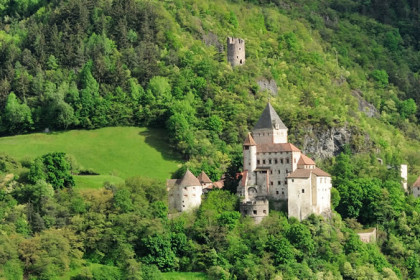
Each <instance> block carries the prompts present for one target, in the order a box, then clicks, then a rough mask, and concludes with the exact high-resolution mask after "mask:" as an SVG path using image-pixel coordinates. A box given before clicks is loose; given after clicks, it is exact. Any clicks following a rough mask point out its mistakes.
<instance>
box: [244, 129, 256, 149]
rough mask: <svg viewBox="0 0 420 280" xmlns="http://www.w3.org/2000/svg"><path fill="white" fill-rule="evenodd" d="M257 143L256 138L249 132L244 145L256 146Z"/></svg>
mask: <svg viewBox="0 0 420 280" xmlns="http://www.w3.org/2000/svg"><path fill="white" fill-rule="evenodd" d="M256 145H257V143H255V141H254V138H252V135H251V133H249V132H248V135H247V136H246V138H245V141H244V146H256Z"/></svg>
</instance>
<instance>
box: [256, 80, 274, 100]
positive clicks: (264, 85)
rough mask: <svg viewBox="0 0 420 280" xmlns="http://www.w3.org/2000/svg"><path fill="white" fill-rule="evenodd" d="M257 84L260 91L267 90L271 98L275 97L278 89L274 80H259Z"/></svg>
mask: <svg viewBox="0 0 420 280" xmlns="http://www.w3.org/2000/svg"><path fill="white" fill-rule="evenodd" d="M257 84H258V86H259V87H260V90H261V91H264V90H268V91H269V92H270V93H271V94H272V95H273V96H277V94H278V89H277V83H276V81H275V80H273V79H271V80H267V79H266V78H261V79H259V80H258V81H257Z"/></svg>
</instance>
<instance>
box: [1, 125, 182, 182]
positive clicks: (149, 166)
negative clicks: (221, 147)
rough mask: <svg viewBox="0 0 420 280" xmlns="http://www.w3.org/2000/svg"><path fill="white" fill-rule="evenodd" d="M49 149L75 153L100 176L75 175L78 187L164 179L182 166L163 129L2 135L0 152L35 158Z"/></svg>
mask: <svg viewBox="0 0 420 280" xmlns="http://www.w3.org/2000/svg"><path fill="white" fill-rule="evenodd" d="M49 152H65V153H67V154H69V155H71V156H73V157H74V158H75V159H76V161H77V163H78V164H79V165H80V166H81V169H90V170H93V171H95V172H97V173H99V174H100V175H99V176H92V175H89V176H76V177H75V180H76V183H77V187H78V188H98V187H101V186H102V185H103V182H105V181H108V182H111V183H120V182H123V181H124V179H126V178H129V177H132V176H145V177H151V178H157V179H161V180H164V179H166V178H169V177H170V176H171V174H172V172H174V171H175V170H176V169H177V168H178V167H179V166H180V163H181V162H180V161H179V159H178V157H177V156H176V155H174V154H172V153H171V151H170V149H169V147H168V144H167V137H166V135H165V134H164V131H162V130H156V129H153V130H150V129H147V128H138V127H107V128H102V129H97V130H72V131H66V132H57V133H49V134H45V133H34V134H28V135H18V136H12V137H2V138H0V153H6V154H8V155H10V156H12V157H14V158H16V159H19V160H22V159H27V160H29V159H34V158H35V157H37V156H41V155H43V154H46V153H49Z"/></svg>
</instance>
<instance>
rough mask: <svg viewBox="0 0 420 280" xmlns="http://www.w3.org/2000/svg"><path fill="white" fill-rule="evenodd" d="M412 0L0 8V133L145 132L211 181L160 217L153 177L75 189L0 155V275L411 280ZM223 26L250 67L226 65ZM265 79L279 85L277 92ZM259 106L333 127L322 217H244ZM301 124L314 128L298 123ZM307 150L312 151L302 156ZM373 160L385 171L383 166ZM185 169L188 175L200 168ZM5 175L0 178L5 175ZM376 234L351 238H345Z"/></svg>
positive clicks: (417, 64)
mask: <svg viewBox="0 0 420 280" xmlns="http://www.w3.org/2000/svg"><path fill="white" fill-rule="evenodd" d="M419 9H420V7H419V3H418V1H410V0H403V1H398V2H395V1H389V0H387V1H374V0H372V1H360V0H355V1H352V0H322V1H302V0H285V1H279V0H272V1H270V0H260V1H258V0H249V1H245V0H235V1H234V0H232V1H222V0H216V1H207V0H197V1H194V0H187V1H181V0H168V1H140V0H108V1H103V0H74V1H43V0H31V1H9V0H0V26H1V28H0V66H1V67H0V107H1V108H2V110H1V111H0V134H1V135H3V136H6V135H16V134H22V133H32V132H37V131H44V130H45V129H48V130H49V131H60V130H67V129H76V128H77V129H95V128H100V127H105V126H148V127H160V128H163V129H165V130H166V131H167V134H168V139H169V142H170V144H171V146H172V147H173V149H174V150H176V151H178V152H179V153H180V154H181V157H182V158H183V159H184V160H185V166H183V167H182V168H181V169H180V170H179V172H178V174H174V176H178V175H179V174H181V173H182V172H183V171H184V170H185V168H187V167H188V168H190V169H191V170H192V171H193V172H195V173H197V174H198V172H199V171H201V170H204V171H205V172H206V173H207V174H209V176H210V177H211V178H212V179H214V180H216V179H219V178H220V177H221V175H222V174H224V173H226V179H227V180H226V190H224V191H214V192H211V193H210V194H209V195H208V196H207V197H206V198H205V200H204V202H203V204H202V205H201V207H200V208H199V209H198V210H197V211H195V212H193V213H187V214H184V215H181V216H179V217H177V218H174V219H171V220H168V219H167V206H166V200H167V194H166V190H165V188H164V183H163V182H159V181H156V180H153V179H149V178H131V179H128V180H126V182H125V183H124V184H122V185H118V186H115V185H112V184H107V185H105V186H104V188H103V189H101V190H91V191H88V192H83V193H80V192H78V191H77V190H74V189H73V186H74V180H73V178H72V174H74V169H75V165H76V162H75V160H74V159H71V158H69V157H68V156H66V155H65V154H63V153H59V152H60V151H57V153H51V154H46V155H44V156H42V157H39V158H37V159H34V160H25V161H17V160H15V159H13V158H11V157H10V156H7V155H1V158H0V171H1V173H2V176H3V177H4V175H6V174H10V173H14V174H16V175H15V176H14V177H13V178H7V180H6V179H5V178H4V179H3V182H2V183H1V184H0V221H1V222H0V277H3V278H6V279H23V278H25V279H60V278H59V277H67V278H65V279H69V278H71V279H161V278H162V277H163V276H162V274H161V272H165V271H202V272H206V274H207V275H208V277H209V278H210V279H283V278H284V279H382V278H383V279H416V278H420V259H419V257H418V256H419V254H420V243H419V242H418V236H419V234H420V232H419V231H420V227H419V219H420V204H419V202H418V200H417V199H415V198H414V197H413V196H412V195H407V194H405V193H404V191H403V190H402V188H401V184H400V177H399V176H400V175H399V171H398V170H399V169H398V168H399V165H400V164H401V163H408V165H409V174H410V177H409V183H412V182H413V181H414V179H415V178H416V177H417V176H418V175H420V152H419V148H420V142H419V141H420V130H419V117H420V111H419V110H418V109H417V108H418V107H419V105H420V76H419V73H420V72H419V71H420V45H419V42H420V38H419V37H420V30H419V29H420V24H419V20H420V19H419V17H420V14H419ZM227 36H235V37H240V38H243V39H245V42H246V56H247V59H246V64H245V65H243V66H241V67H235V68H232V67H231V66H230V65H229V64H228V63H227V61H226V46H225V41H226V37H227ZM260 81H274V83H275V84H276V90H274V91H273V90H272V91H270V90H267V89H264V88H263V87H262V86H261V85H260V84H259V82H260ZM268 100H270V102H271V103H272V105H273V106H274V108H275V109H276V110H277V112H278V113H279V115H280V117H281V118H282V120H283V122H284V123H285V124H286V125H287V126H288V128H289V135H290V137H289V140H290V142H294V143H295V144H296V145H297V146H298V147H299V148H303V147H304V140H303V139H304V138H305V136H307V137H310V138H313V139H315V138H317V137H319V135H320V134H319V133H320V132H322V131H331V130H332V129H343V130H345V131H347V133H349V135H350V137H349V140H348V141H347V142H345V143H344V142H343V143H341V142H340V143H338V149H337V150H335V151H334V156H335V157H328V158H321V157H317V154H316V152H314V154H313V155H312V156H314V157H315V159H316V160H317V162H318V164H319V165H320V166H322V168H323V169H325V170H327V171H329V172H330V173H331V174H332V176H333V186H334V187H335V188H334V189H333V191H332V194H333V195H332V204H333V206H334V208H335V210H336V212H334V215H333V217H332V218H331V219H324V218H322V217H318V216H311V217H310V218H309V219H307V220H305V221H303V222H302V223H300V222H298V221H297V220H294V219H287V213H283V212H276V211H271V214H270V216H269V217H268V218H266V219H265V220H264V221H263V222H262V223H261V224H260V225H254V224H253V223H252V222H251V220H249V219H246V218H241V217H240V214H239V212H237V203H238V198H237V197H236V196H235V195H233V194H232V192H234V190H235V187H236V184H237V181H236V180H237V178H236V177H235V176H234V175H235V174H236V173H237V172H238V171H240V170H241V168H242V162H241V152H242V146H241V143H242V141H243V139H244V136H245V135H246V133H247V132H248V131H249V130H250V128H251V127H252V126H253V125H254V124H255V122H256V120H257V118H258V116H259V115H260V113H261V111H262V109H263V108H264V106H265V104H266V102H267V101H268ZM308 131H309V132H308ZM309 155H311V154H310V153H309ZM378 159H380V162H382V163H383V164H380V163H379V162H378ZM197 174H196V175H197ZM6 177H7V176H6ZM366 227H377V229H378V240H377V242H376V243H373V244H363V243H361V241H360V240H359V238H358V236H357V235H356V234H355V231H357V230H361V229H363V228H366Z"/></svg>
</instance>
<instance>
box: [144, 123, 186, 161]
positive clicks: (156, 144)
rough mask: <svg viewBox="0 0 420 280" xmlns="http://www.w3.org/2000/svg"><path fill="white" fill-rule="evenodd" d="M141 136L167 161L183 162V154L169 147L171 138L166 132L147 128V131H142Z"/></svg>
mask: <svg viewBox="0 0 420 280" xmlns="http://www.w3.org/2000/svg"><path fill="white" fill-rule="evenodd" d="M139 135H141V136H143V137H144V141H145V142H146V144H148V145H149V146H151V147H153V148H155V149H156V150H157V151H158V152H159V153H160V154H161V155H162V157H163V158H164V159H165V160H172V161H178V162H181V161H182V157H181V154H179V153H177V152H176V151H174V150H173V149H171V147H170V146H169V138H168V135H167V134H166V131H165V130H163V129H158V128H147V129H146V130H145V131H140V132H139Z"/></svg>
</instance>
